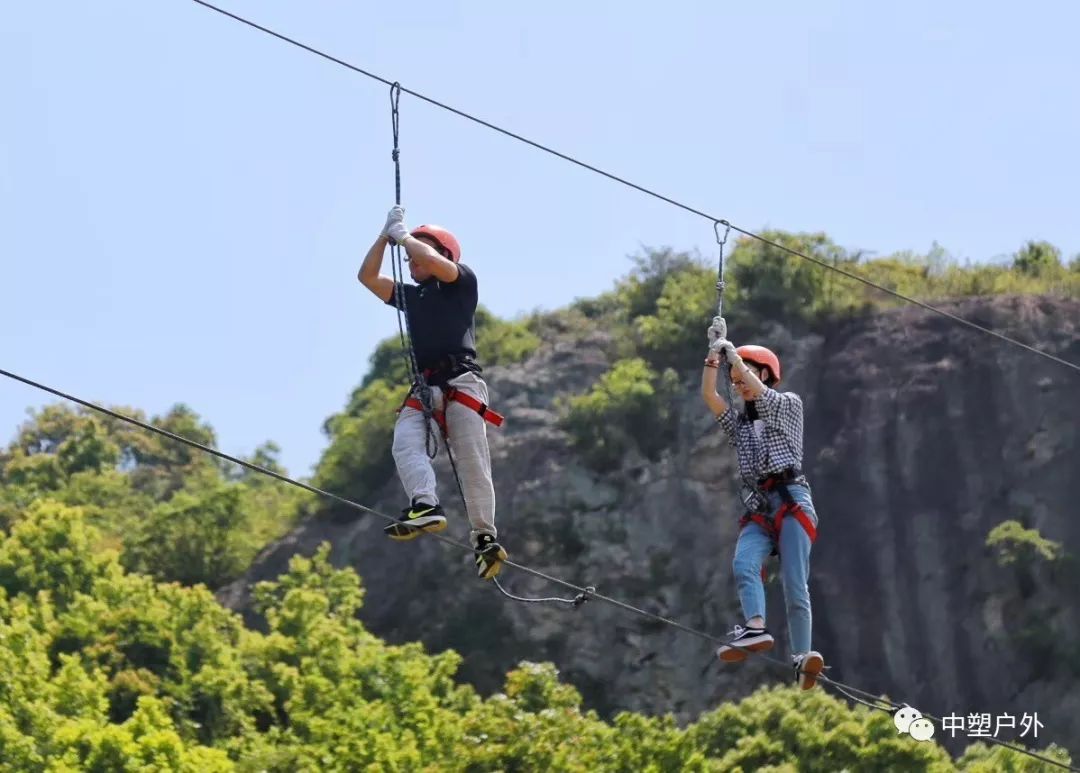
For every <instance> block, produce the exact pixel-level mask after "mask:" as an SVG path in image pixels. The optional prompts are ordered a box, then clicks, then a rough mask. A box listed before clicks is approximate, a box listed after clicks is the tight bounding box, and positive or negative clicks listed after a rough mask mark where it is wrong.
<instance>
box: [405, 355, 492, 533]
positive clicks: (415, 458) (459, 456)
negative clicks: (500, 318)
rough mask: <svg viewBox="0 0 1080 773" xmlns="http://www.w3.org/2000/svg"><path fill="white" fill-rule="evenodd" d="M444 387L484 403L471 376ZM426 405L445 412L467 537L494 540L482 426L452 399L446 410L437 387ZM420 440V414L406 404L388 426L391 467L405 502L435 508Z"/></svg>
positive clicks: (483, 391) (481, 386)
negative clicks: (466, 512) (462, 497)
mask: <svg viewBox="0 0 1080 773" xmlns="http://www.w3.org/2000/svg"><path fill="white" fill-rule="evenodd" d="M448 384H449V385H450V386H453V387H456V388H457V389H459V390H461V391H462V392H464V393H465V394H468V395H471V396H472V397H475V398H476V399H477V400H479V401H480V402H482V403H485V404H486V403H487V401H488V389H487V384H485V383H484V380H483V379H482V378H480V376H478V375H476V374H475V373H464V374H462V375H460V376H458V377H457V378H455V379H451V380H450V381H449V382H448ZM414 396H415V395H414ZM431 403H432V408H434V410H436V411H445V412H446V429H447V434H448V435H449V437H450V450H451V452H452V453H453V454H454V462H455V464H457V471H458V475H459V476H460V477H461V488H462V490H463V491H464V493H465V502H466V504H467V506H468V510H469V525H470V526H471V527H472V530H471V537H472V538H473V539H474V540H475V539H476V536H477V535H478V534H481V533H487V534H490V535H491V536H492V537H497V536H498V532H497V531H496V530H495V486H494V485H492V482H491V454H490V452H489V450H488V441H487V422H486V421H485V420H484V417H482V416H481V415H480V414H479V413H477V412H476V411H474V410H473V409H472V408H469V407H467V406H464V405H462V404H461V403H458V402H453V401H452V402H451V403H450V404H449V406H447V404H446V399H445V396H444V394H443V390H442V389H440V388H439V387H432V388H431ZM431 428H432V432H433V433H434V435H435V439H436V443H437V445H438V447H440V448H441V446H442V431H441V430H440V429H439V426H438V425H437V424H436V423H435V421H434V420H432V422H431ZM426 437H427V436H426V433H425V432H424V414H423V412H422V411H418V410H416V409H415V408H409V407H407V406H406V407H405V408H403V409H402V410H401V413H399V414H398V419H397V423H396V424H395V425H394V463H395V464H396V465H397V471H398V477H399V478H400V479H401V485H402V486H403V487H404V489H405V494H406V495H407V496H408V497H409V499H410V500H419V501H421V502H426V503H427V504H429V505H436V504H438V503H439V496H438V494H437V493H436V490H435V489H436V482H435V467H434V466H433V465H432V463H431V459H429V458H428V455H427V446H426Z"/></svg>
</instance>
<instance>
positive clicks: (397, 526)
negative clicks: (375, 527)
mask: <svg viewBox="0 0 1080 773" xmlns="http://www.w3.org/2000/svg"><path fill="white" fill-rule="evenodd" d="M445 528H446V516H445V515H443V509H442V506H441V505H429V504H425V503H424V502H417V501H415V500H413V503H412V504H411V505H409V506H408V507H406V508H405V509H404V510H402V511H401V517H400V518H398V519H397V520H396V521H395V522H394V523H391V524H389V525H388V526H385V527H384V528H383V533H384V534H386V536H388V537H389V538H390V539H392V540H397V541H398V542H407V541H408V540H411V539H416V538H417V537H419V536H420V535H421V534H423V533H424V532H425V531H442V530H443V529H445Z"/></svg>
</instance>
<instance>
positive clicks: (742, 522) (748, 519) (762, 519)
mask: <svg viewBox="0 0 1080 773" xmlns="http://www.w3.org/2000/svg"><path fill="white" fill-rule="evenodd" d="M769 483H772V481H769ZM779 486H780V495H781V496H782V497H783V498H784V500H785V501H784V504H783V505H781V506H780V509H779V510H777V511H776V513H775V515H773V517H772V518H769V517H768V516H767V515H765V514H764V513H747V514H746V515H744V516H743V517H742V518H740V519H739V529H740V530H741V529H743V528H745V527H746V525H747V524H748V523H756V524H757V525H758V526H760V527H761V528H762V529H764V530H765V533H766V534H768V535H769V537H770V538H771V539H772V541H773V545H774V547H773V555H775V556H779V555H780V534H781V532H782V531H783V529H784V518H785V517H786V516H789V515H790V516H792V517H793V518H794V519H795V520H796V521H798V522H799V523H800V524H801V525H802V527H803V530H804V531H805V532H806V536H808V537H809V538H810V544H811V545H813V544H814V542H815V541H817V528H816V527H815V526H814V522H813V521H812V520H810V516H808V515H807V514H806V511H805V510H803V509H802V505H800V504H799V503H798V502H796V501H795V499H794V497H792V496H791V493H790V492H789V491H788V490H787V486H785V485H784V484H782V483H781V484H779ZM764 488H765V489H766V490H768V489H770V488H772V485H766V486H765V487H764ZM765 576H766V575H765V567H764V566H762V567H761V581H762V582H764V581H765Z"/></svg>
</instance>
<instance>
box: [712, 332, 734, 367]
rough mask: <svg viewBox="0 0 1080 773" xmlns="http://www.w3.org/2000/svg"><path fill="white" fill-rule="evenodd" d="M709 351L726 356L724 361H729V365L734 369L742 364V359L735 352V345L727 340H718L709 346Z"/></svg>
mask: <svg viewBox="0 0 1080 773" xmlns="http://www.w3.org/2000/svg"><path fill="white" fill-rule="evenodd" d="M709 351H711V352H716V353H717V354H721V355H723V356H724V359H726V360H727V361H728V364H729V365H731V366H732V367H735V366H736V365H738V364H740V363H741V362H742V357H740V356H739V353H738V352H737V351H735V344H733V343H731V341H729V340H727V339H726V338H717V339H716V340H715V341H713V342H712V343H711V344H710V345H709Z"/></svg>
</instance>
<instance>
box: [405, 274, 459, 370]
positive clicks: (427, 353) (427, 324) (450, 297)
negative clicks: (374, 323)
mask: <svg viewBox="0 0 1080 773" xmlns="http://www.w3.org/2000/svg"><path fill="white" fill-rule="evenodd" d="M457 266H458V278H457V280H456V281H454V282H450V283H446V282H440V281H439V280H437V279H435V278H431V279H427V280H425V281H424V282H421V283H420V284H419V285H412V284H405V285H404V289H405V309H406V312H407V314H408V320H409V331H410V333H411V334H412V342H413V351H414V352H415V353H416V364H417V366H418V367H419V368H420V369H421V370H424V369H425V368H435V367H439V366H440V365H442V364H444V363H443V362H442V361H443V360H444V359H445V358H446V356H447V355H455V356H458V357H461V356H468V357H473V358H475V357H476V331H475V329H474V322H473V315H474V314H475V313H476V303H477V292H476V274H474V273H473V272H472V269H470V268H469V267H468V266H465V265H463V264H461V263H458V264H457ZM399 284H401V283H399ZM386 305H387V306H393V307H394V308H398V303H397V291H396V288H395V292H394V293H393V294H392V295H391V296H390V300H388V301H387V302H386Z"/></svg>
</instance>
